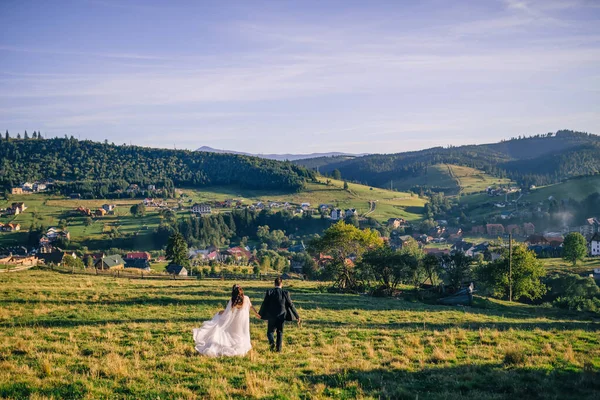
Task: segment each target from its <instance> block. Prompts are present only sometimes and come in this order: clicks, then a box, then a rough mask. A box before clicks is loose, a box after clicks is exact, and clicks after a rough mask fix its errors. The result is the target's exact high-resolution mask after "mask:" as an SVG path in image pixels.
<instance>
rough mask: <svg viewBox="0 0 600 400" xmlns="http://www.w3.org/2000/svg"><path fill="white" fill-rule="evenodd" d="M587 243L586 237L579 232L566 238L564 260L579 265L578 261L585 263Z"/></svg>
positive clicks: (572, 233)
mask: <svg viewBox="0 0 600 400" xmlns="http://www.w3.org/2000/svg"><path fill="white" fill-rule="evenodd" d="M587 251H588V249H587V241H586V240H585V237H584V236H583V235H582V234H581V233H579V232H571V233H569V234H568V235H567V236H565V241H564V242H563V258H564V259H565V260H566V261H569V262H571V263H573V265H577V261H578V260H581V261H583V260H584V258H585V256H586V255H587Z"/></svg>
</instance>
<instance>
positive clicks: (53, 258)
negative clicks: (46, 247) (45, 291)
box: [37, 251, 66, 267]
mask: <svg viewBox="0 0 600 400" xmlns="http://www.w3.org/2000/svg"><path fill="white" fill-rule="evenodd" d="M65 255H66V253H65V252H64V251H51V252H49V253H38V254H37V257H38V259H40V260H42V261H43V262H44V264H46V265H56V266H58V267H60V265H61V264H62V263H63V260H64V258H65Z"/></svg>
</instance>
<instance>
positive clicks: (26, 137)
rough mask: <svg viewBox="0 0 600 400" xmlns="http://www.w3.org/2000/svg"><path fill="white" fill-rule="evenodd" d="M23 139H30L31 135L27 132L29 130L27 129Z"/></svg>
mask: <svg viewBox="0 0 600 400" xmlns="http://www.w3.org/2000/svg"><path fill="white" fill-rule="evenodd" d="M23 139H25V140H28V139H29V135H28V134H27V131H25V135H24V136H23Z"/></svg>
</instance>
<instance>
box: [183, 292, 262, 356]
mask: <svg viewBox="0 0 600 400" xmlns="http://www.w3.org/2000/svg"><path fill="white" fill-rule="evenodd" d="M251 306H252V304H251V303H250V298H249V297H248V296H244V303H243V304H242V307H240V308H236V307H233V309H232V307H231V300H229V303H227V308H226V309H225V311H224V312H223V314H221V315H219V313H217V314H216V315H215V316H214V317H213V319H211V320H210V321H206V322H204V323H203V324H202V326H201V327H200V328H196V329H193V330H192V334H193V335H194V342H196V346H195V347H196V350H198V352H199V353H200V354H203V355H205V356H208V357H220V356H243V355H246V353H248V352H249V351H250V349H252V344H251V343H250V307H251Z"/></svg>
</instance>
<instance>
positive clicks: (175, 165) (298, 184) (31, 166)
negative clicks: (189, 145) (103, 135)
mask: <svg viewBox="0 0 600 400" xmlns="http://www.w3.org/2000/svg"><path fill="white" fill-rule="evenodd" d="M0 160H1V161H0V185H2V186H4V187H11V186H14V185H17V184H20V183H23V182H26V181H35V180H41V179H49V178H52V179H57V180H61V181H101V180H102V181H104V182H117V181H119V182H128V183H136V184H142V185H145V184H153V183H156V182H163V181H165V180H170V181H172V182H173V183H174V184H175V185H178V186H196V187H200V186H210V185H228V184H236V185H240V186H242V187H245V188H253V189H287V190H291V191H295V190H299V189H301V188H302V187H303V184H304V181H305V179H308V178H311V177H312V176H313V174H314V173H313V172H311V171H308V170H306V169H305V168H303V167H300V166H296V165H293V164H291V163H288V162H279V161H273V160H265V159H261V158H257V157H248V156H243V155H233V154H216V153H204V152H196V151H186V150H167V149H154V148H146V147H138V146H125V145H123V146H117V145H114V144H108V143H107V142H105V143H98V142H92V141H88V140H85V141H79V140H76V139H74V138H72V137H71V138H70V139H67V138H64V139H39V138H36V139H29V138H27V139H9V140H7V139H6V138H5V137H2V138H0Z"/></svg>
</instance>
